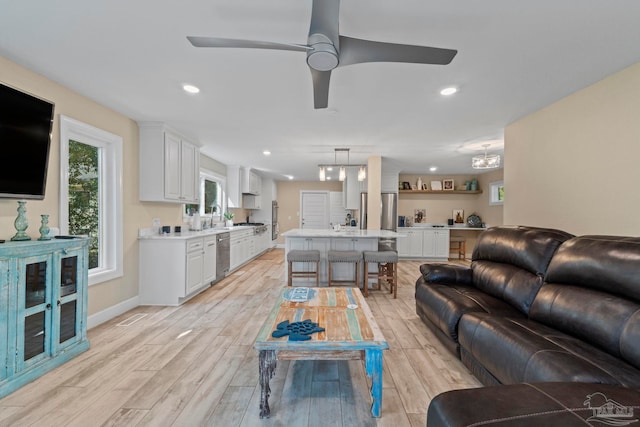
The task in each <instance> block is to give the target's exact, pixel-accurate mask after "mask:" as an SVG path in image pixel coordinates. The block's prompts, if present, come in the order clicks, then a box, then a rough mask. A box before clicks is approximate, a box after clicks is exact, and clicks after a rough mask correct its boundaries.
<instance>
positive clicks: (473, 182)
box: [471, 178, 478, 191]
mask: <svg viewBox="0 0 640 427" xmlns="http://www.w3.org/2000/svg"><path fill="white" fill-rule="evenodd" d="M471 191H478V180H477V179H475V178H473V179H472V180H471Z"/></svg>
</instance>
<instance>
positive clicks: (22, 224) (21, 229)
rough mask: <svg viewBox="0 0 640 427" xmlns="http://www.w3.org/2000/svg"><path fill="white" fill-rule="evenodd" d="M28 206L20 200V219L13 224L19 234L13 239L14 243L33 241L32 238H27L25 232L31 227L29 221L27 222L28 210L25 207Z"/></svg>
mask: <svg viewBox="0 0 640 427" xmlns="http://www.w3.org/2000/svg"><path fill="white" fill-rule="evenodd" d="M26 204H27V202H25V201H24V200H18V217H17V218H16V220H15V221H14V222H13V225H14V226H15V228H16V231H17V233H16V234H15V236H13V237H12V238H11V240H13V241H21V240H31V237H29V236H27V233H25V230H26V229H27V228H28V227H29V221H28V220H27V215H26V213H27V208H25V206H24V205H26Z"/></svg>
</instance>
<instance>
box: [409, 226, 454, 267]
mask: <svg viewBox="0 0 640 427" xmlns="http://www.w3.org/2000/svg"><path fill="white" fill-rule="evenodd" d="M398 232H399V233H402V234H404V235H406V237H404V238H400V239H398V256H400V257H403V258H424V259H429V260H438V261H442V260H447V259H448V258H449V230H448V229H444V230H442V229H441V230H434V229H431V228H429V229H421V228H417V227H416V228H401V229H399V230H398Z"/></svg>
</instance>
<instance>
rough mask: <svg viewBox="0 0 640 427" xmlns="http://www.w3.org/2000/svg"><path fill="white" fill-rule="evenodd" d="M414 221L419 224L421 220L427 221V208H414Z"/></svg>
mask: <svg viewBox="0 0 640 427" xmlns="http://www.w3.org/2000/svg"><path fill="white" fill-rule="evenodd" d="M413 221H414V223H416V224H419V223H421V222H427V211H426V210H425V209H414V210H413Z"/></svg>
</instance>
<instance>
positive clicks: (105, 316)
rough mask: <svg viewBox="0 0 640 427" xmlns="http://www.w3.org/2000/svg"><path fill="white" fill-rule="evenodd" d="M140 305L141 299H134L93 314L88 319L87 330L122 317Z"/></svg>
mask: <svg viewBox="0 0 640 427" xmlns="http://www.w3.org/2000/svg"><path fill="white" fill-rule="evenodd" d="M139 305H140V298H139V297H133V298H131V299H128V300H126V301H123V302H121V303H119V304H116V305H114V306H111V307H109V308H107V309H106V310H102V311H100V312H98V313H96V314H92V315H91V316H89V317H88V319H87V329H91V328H93V327H95V326H98V325H100V324H102V323H104V322H107V321H109V320H111V319H113V318H114V317H116V316H119V315H121V314H122V313H126V312H127V311H129V310H131V309H134V308H136V307H137V306H139Z"/></svg>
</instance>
